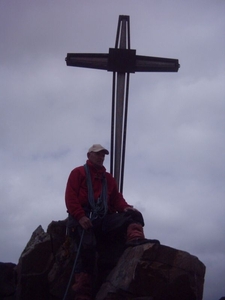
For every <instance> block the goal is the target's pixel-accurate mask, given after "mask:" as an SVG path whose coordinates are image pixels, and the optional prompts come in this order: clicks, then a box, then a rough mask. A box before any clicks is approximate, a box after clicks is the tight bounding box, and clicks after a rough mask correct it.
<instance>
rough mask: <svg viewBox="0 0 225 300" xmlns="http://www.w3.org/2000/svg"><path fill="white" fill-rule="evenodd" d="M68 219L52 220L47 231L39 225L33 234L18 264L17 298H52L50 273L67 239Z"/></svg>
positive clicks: (23, 299)
mask: <svg viewBox="0 0 225 300" xmlns="http://www.w3.org/2000/svg"><path fill="white" fill-rule="evenodd" d="M65 229H66V221H59V222H52V223H51V224H49V227H48V230H47V233H46V232H45V231H44V230H43V229H42V227H41V226H39V227H38V228H37V229H36V230H35V231H34V232H33V234H32V236H31V238H30V240H29V242H28V243H27V245H26V247H25V249H24V251H23V252H22V254H21V256H20V259H19V263H18V265H17V273H18V290H17V299H19V300H30V299H32V300H35V299H42V300H45V299H46V300H47V299H50V293H49V282H48V274H49V272H50V270H51V268H52V266H53V264H54V261H55V256H56V253H57V252H58V250H59V248H60V246H61V244H62V242H63V240H65V231H66V230H65Z"/></svg>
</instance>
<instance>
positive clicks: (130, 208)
mask: <svg viewBox="0 0 225 300" xmlns="http://www.w3.org/2000/svg"><path fill="white" fill-rule="evenodd" d="M128 210H133V211H139V210H137V209H136V208H134V207H132V206H129V207H126V208H125V209H124V212H127V211H128Z"/></svg>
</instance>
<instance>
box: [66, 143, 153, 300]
mask: <svg viewBox="0 0 225 300" xmlns="http://www.w3.org/2000/svg"><path fill="white" fill-rule="evenodd" d="M108 154H109V151H108V150H107V149H105V148H104V147H102V146H101V145H99V144H94V145H93V146H92V147H91V148H90V149H89V150H88V153H87V157H88V159H87V161H86V164H85V165H84V166H80V167H77V168H75V169H73V170H72V172H71V173H70V176H69V178H68V182H67V186H66V195H65V201H66V207H67V210H68V213H69V218H68V229H69V232H70V235H73V237H74V238H75V240H76V241H77V243H78V244H79V242H80V240H81V250H80V254H79V260H78V263H77V266H76V268H75V284H74V285H73V290H74V291H75V292H76V297H75V299H76V300H81V299H83V300H89V299H91V297H92V287H91V285H92V279H93V278H92V277H93V273H94V269H95V261H96V249H98V247H97V246H98V242H99V240H101V239H102V238H103V239H104V237H107V238H108V237H109V236H110V234H111V233H112V232H113V231H114V232H115V231H116V232H117V233H118V232H120V236H123V237H124V244H125V243H127V245H135V244H139V243H142V242H144V241H147V240H145V238H144V233H143V226H144V220H143V217H142V215H141V213H140V212H139V211H138V210H136V209H135V208H133V206H132V205H130V204H128V203H127V202H126V200H125V199H124V198H123V195H122V194H121V193H120V192H119V191H118V188H117V183H116V181H115V179H114V178H113V176H112V175H111V174H110V173H108V172H106V169H105V167H104V166H103V162H104V159H105V155H108ZM81 237H82V238H81ZM106 243H107V242H106Z"/></svg>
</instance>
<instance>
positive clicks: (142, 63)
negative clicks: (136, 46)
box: [66, 48, 180, 73]
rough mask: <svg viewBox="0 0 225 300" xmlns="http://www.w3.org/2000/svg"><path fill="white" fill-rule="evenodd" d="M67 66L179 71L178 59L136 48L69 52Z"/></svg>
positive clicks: (130, 70)
mask: <svg viewBox="0 0 225 300" xmlns="http://www.w3.org/2000/svg"><path fill="white" fill-rule="evenodd" d="M66 63H67V66H72V67H83V68H91V69H100V70H107V71H112V72H120V73H135V72H177V71H178V69H179V67H180V65H179V61H178V59H173V58H162V57H153V56H141V55H136V50H132V49H114V48H110V49H109V53H108V54H95V53H68V54H67V57H66Z"/></svg>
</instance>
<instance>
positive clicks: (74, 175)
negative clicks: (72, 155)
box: [65, 160, 131, 220]
mask: <svg viewBox="0 0 225 300" xmlns="http://www.w3.org/2000/svg"><path fill="white" fill-rule="evenodd" d="M87 164H88V166H89V170H90V174H91V179H92V186H93V193H94V199H98V197H99V196H100V194H101V190H102V180H101V179H102V175H103V173H105V176H106V179H107V190H108V199H107V201H108V212H109V213H115V212H117V211H118V212H122V211H124V209H125V208H127V207H131V205H129V204H128V203H127V202H126V200H125V199H124V198H123V196H122V194H121V193H120V192H119V191H118V188H117V184H116V181H115V179H114V178H113V177H112V175H111V174H110V173H108V172H106V169H105V167H104V166H102V167H101V168H95V166H94V165H93V164H92V163H91V162H90V161H89V160H87ZM65 200H66V207H67V210H68V212H69V213H70V214H71V215H72V216H73V217H74V218H75V219H77V220H80V219H81V218H82V217H83V216H85V212H84V207H87V206H88V188H87V182H86V173H85V169H84V166H80V167H77V168H75V169H73V170H72V171H71V173H70V176H69V178H68V182H67V186H66V196H65Z"/></svg>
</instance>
